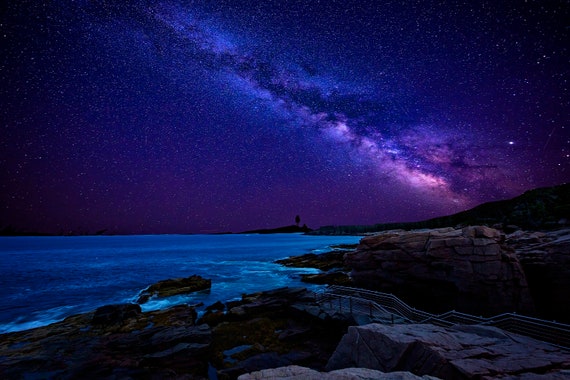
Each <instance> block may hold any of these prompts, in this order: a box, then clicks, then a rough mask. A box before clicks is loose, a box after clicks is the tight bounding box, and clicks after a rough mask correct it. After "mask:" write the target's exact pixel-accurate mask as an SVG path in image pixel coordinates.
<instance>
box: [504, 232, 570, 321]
mask: <svg viewBox="0 0 570 380" xmlns="http://www.w3.org/2000/svg"><path fill="white" fill-rule="evenodd" d="M506 243H507V244H508V245H509V246H510V247H512V248H514V250H515V252H516V255H517V257H518V259H519V261H520V262H521V264H522V267H523V270H524V272H525V275H526V279H527V281H528V285H529V287H530V292H531V294H532V297H533V299H534V301H535V304H536V308H537V312H538V313H539V314H540V316H541V317H542V318H547V319H554V320H557V321H562V322H565V323H570V302H568V295H569V294H570V229H561V230H558V231H549V232H536V231H517V232H515V233H513V234H511V235H508V236H507V240H506Z"/></svg>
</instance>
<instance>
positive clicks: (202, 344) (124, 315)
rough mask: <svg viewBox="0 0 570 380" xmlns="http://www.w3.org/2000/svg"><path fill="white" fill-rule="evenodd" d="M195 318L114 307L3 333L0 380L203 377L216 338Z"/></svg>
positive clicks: (186, 312) (178, 311) (184, 309)
mask: <svg viewBox="0 0 570 380" xmlns="http://www.w3.org/2000/svg"><path fill="white" fill-rule="evenodd" d="M193 315H194V316H195V311H193V309H192V308H191V307H188V306H182V305H181V306H176V307H173V308H171V309H166V310H160V311H152V312H146V313H141V312H140V306H139V305H132V304H130V305H110V306H106V307H101V308H99V309H97V310H96V311H95V312H91V313H86V314H80V315H76V316H71V317H69V318H66V319H65V320H64V321H62V322H58V323H55V324H52V325H49V326H44V327H40V328H37V329H33V330H27V331H21V332H16V333H9V334H3V335H0V378H2V379H19V378H61V379H76V378H77V379H79V378H86V376H87V377H89V378H157V379H159V378H183V376H187V377H190V378H192V376H197V377H198V378H205V377H206V376H207V370H208V369H207V363H208V355H209V352H210V349H209V348H210V343H211V340H212V333H211V330H210V328H209V327H208V326H206V325H201V326H194V325H193V318H195V317H193Z"/></svg>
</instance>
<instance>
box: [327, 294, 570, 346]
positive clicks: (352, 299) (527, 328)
mask: <svg viewBox="0 0 570 380" xmlns="http://www.w3.org/2000/svg"><path fill="white" fill-rule="evenodd" d="M331 299H342V300H345V301H346V300H348V302H349V303H350V305H356V304H359V305H363V304H366V307H367V308H368V309H369V310H370V315H371V316H372V309H374V310H375V311H377V313H378V314H380V315H382V314H383V315H390V314H392V315H396V316H397V317H398V318H397V319H396V321H397V322H398V323H431V324H434V325H438V326H443V327H448V326H451V325H454V324H466V325H484V326H494V327H498V328H500V329H502V330H505V331H509V332H513V333H517V334H521V335H526V336H529V337H532V338H535V339H538V340H542V341H545V342H549V343H552V344H554V345H556V346H558V347H561V348H564V349H570V325H567V324H563V323H559V322H555V321H547V320H543V319H539V318H534V317H529V316H526V315H521V314H517V313H503V314H499V315H496V316H493V317H488V318H483V317H478V316H474V315H471V314H466V313H461V312H458V311H455V310H452V311H448V312H446V313H443V314H431V313H428V312H425V311H423V310H418V309H415V308H413V307H411V306H409V305H408V304H406V303H405V302H404V301H402V300H401V299H399V298H398V297H396V296H395V295H393V294H390V293H382V292H377V291H373V290H367V289H359V288H351V287H347V286H340V285H332V286H329V287H327V288H326V290H325V291H324V292H323V293H321V294H320V295H319V297H318V301H320V302H324V301H326V300H329V301H330V300H331ZM331 305H332V303H331ZM341 307H342V304H341ZM356 309H357V308H353V307H352V306H351V309H350V312H351V313H352V312H353V311H354V310H356ZM359 309H361V308H359ZM391 320H392V321H394V318H393V316H392V318H391Z"/></svg>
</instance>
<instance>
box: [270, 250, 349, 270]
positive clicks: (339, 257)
mask: <svg viewBox="0 0 570 380" xmlns="http://www.w3.org/2000/svg"><path fill="white" fill-rule="evenodd" d="M345 252H346V250H344V249H342V250H336V251H331V252H326V253H320V254H315V253H307V254H304V255H300V256H292V257H288V258H286V259H281V260H277V261H275V262H276V263H277V264H281V265H284V266H286V267H293V268H316V269H320V270H323V271H328V270H331V269H333V268H342V267H343V266H344V263H343V256H344V253H345Z"/></svg>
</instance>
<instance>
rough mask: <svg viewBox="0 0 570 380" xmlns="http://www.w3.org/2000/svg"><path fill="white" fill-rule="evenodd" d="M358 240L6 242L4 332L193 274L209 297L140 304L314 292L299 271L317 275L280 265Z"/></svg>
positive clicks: (0, 265)
mask: <svg viewBox="0 0 570 380" xmlns="http://www.w3.org/2000/svg"><path fill="white" fill-rule="evenodd" d="M358 240H359V237H356V236H306V235H301V234H272V235H255V234H252V235H140V236H73V237H66V236H58V237H55V236H54V237H52V236H50V237H0V333H5V332H10V331H19V330H25V329H29V328H34V327H39V326H43V325H47V324H49V323H53V322H56V321H59V320H62V319H63V318H65V317H67V316H69V315H73V314H77V313H83V312H87V311H91V310H93V309H95V308H97V307H99V306H102V305H107V304H111V303H121V302H129V301H134V300H135V299H136V298H137V296H138V294H139V292H140V291H141V290H143V289H144V288H146V287H147V286H148V285H150V284H153V283H155V282H157V281H160V280H164V279H168V278H176V277H188V276H191V275H193V274H198V275H201V276H203V277H205V278H210V279H212V289H211V291H210V292H209V293H207V292H200V293H196V294H192V295H187V296H179V297H173V298H169V299H163V300H152V299H151V300H150V301H149V302H147V303H145V304H143V305H141V306H142V308H143V311H148V310H155V309H161V308H166V307H168V306H171V305H173V304H178V303H190V304H197V303H200V302H203V303H204V304H205V305H210V304H212V303H214V302H216V301H218V300H220V301H228V300H232V299H239V298H240V297H241V295H242V294H243V293H252V292H257V291H261V290H268V289H273V288H278V287H283V286H305V287H307V284H304V283H302V282H301V281H300V280H299V274H301V273H316V272H317V270H315V269H309V268H307V269H298V268H286V267H283V266H281V265H278V264H274V263H273V262H274V261H275V260H277V259H280V258H284V257H288V256H294V255H301V254H305V253H309V252H315V253H319V252H325V251H327V250H329V249H330V248H329V247H330V245H334V244H351V243H357V242H358Z"/></svg>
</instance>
